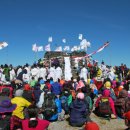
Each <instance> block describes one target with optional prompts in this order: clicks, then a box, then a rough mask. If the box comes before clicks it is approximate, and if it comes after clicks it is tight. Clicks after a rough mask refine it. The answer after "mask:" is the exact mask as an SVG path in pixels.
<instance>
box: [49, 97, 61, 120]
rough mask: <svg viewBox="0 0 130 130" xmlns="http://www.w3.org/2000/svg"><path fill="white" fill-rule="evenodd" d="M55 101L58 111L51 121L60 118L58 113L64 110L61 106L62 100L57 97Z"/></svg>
mask: <svg viewBox="0 0 130 130" xmlns="http://www.w3.org/2000/svg"><path fill="white" fill-rule="evenodd" d="M55 103H56V107H57V113H56V114H54V115H53V116H52V117H51V118H50V119H49V121H56V120H57V119H58V114H59V113H61V112H62V108H61V101H60V100H59V99H58V98H56V99H55Z"/></svg>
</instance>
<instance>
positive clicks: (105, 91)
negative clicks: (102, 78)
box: [103, 89, 110, 97]
mask: <svg viewBox="0 0 130 130" xmlns="http://www.w3.org/2000/svg"><path fill="white" fill-rule="evenodd" d="M103 96H106V97H109V96H110V90H108V89H105V90H104V91H103Z"/></svg>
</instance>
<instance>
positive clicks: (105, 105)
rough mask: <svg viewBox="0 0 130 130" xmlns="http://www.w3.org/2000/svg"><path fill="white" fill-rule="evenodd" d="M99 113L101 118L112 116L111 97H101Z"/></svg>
mask: <svg viewBox="0 0 130 130" xmlns="http://www.w3.org/2000/svg"><path fill="white" fill-rule="evenodd" d="M98 112H99V115H100V116H106V115H109V116H110V115H111V107H110V103H109V97H101V98H100V102H99V108H98Z"/></svg>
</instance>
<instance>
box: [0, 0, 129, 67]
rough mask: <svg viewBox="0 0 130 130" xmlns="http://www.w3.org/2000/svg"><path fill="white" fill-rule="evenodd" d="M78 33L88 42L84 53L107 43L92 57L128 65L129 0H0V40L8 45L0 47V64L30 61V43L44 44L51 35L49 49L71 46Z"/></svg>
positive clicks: (41, 53)
mask: <svg viewBox="0 0 130 130" xmlns="http://www.w3.org/2000/svg"><path fill="white" fill-rule="evenodd" d="M79 33H82V34H83V37H84V38H86V39H87V40H88V41H90V42H91V48H89V49H88V51H87V53H91V52H92V51H95V50H96V49H98V48H99V47H100V46H102V45H103V44H104V43H105V42H106V41H109V42H110V45H109V46H108V47H107V48H106V49H105V50H103V51H102V52H100V53H98V54H96V55H93V58H94V59H96V60H98V61H102V60H104V61H105V62H106V63H107V64H112V65H120V64H121V63H125V64H126V65H127V66H129V67H130V58H129V52H130V51H129V50H130V0H0V41H6V42H8V44H9V46H8V47H7V48H4V49H3V50H0V64H5V63H8V64H13V65H18V64H21V65H23V64H25V63H29V64H32V63H33V62H34V61H35V53H34V52H33V51H32V44H34V43H37V45H39V46H40V45H42V46H45V45H47V44H48V37H49V36H52V37H53V42H52V44H51V49H52V50H54V48H55V46H56V45H62V46H65V45H70V46H71V47H72V46H73V45H79V43H80V40H79V39H78V34H79ZM62 38H66V40H67V42H66V43H62ZM43 53H44V52H39V53H37V59H38V58H42V57H43Z"/></svg>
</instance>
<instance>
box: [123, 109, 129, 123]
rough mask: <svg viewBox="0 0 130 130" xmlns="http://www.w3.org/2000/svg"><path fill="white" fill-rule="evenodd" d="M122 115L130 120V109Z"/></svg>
mask: <svg viewBox="0 0 130 130" xmlns="http://www.w3.org/2000/svg"><path fill="white" fill-rule="evenodd" d="M123 116H124V117H125V118H126V119H128V120H129V121H130V111H128V112H126V113H124V114H123Z"/></svg>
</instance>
